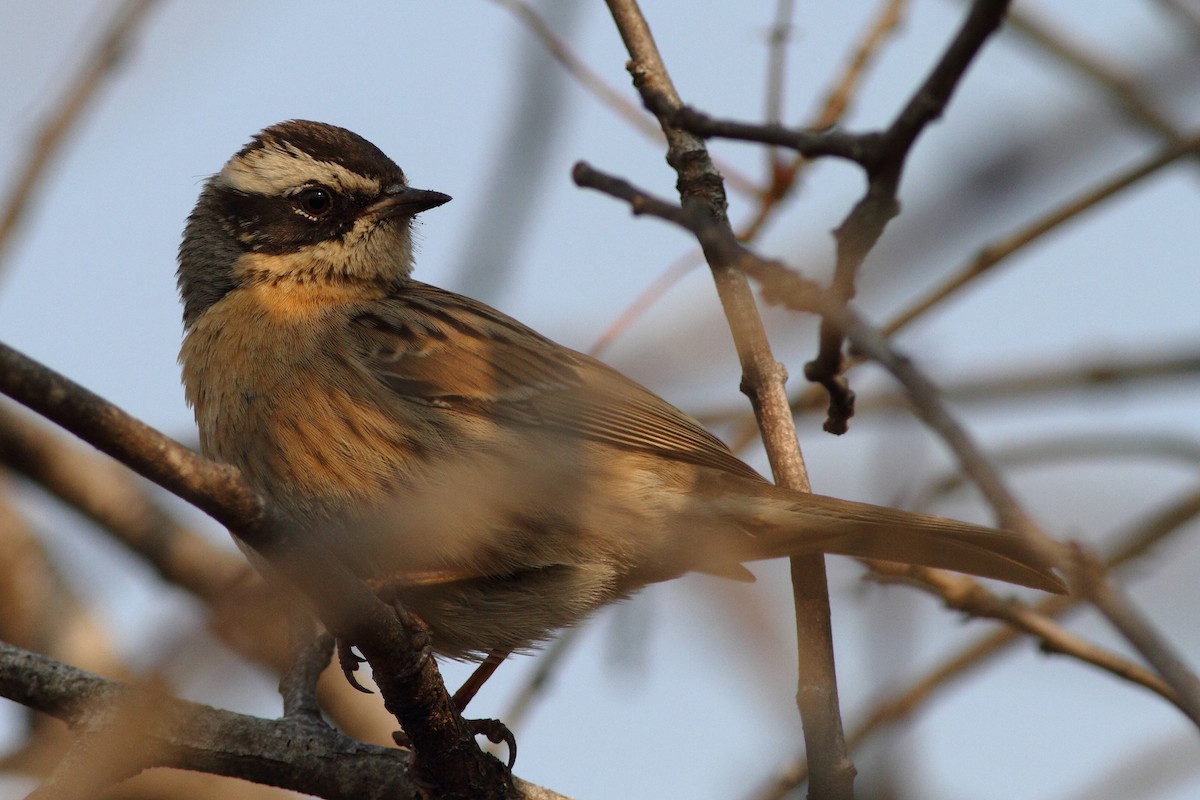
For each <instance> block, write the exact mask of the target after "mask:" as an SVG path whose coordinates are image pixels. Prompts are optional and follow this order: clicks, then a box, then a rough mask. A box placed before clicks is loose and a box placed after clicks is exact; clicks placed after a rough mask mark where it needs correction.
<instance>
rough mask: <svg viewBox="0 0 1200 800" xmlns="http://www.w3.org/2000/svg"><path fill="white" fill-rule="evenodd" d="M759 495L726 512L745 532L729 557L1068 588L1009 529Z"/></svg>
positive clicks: (770, 492)
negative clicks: (906, 568) (829, 558)
mask: <svg viewBox="0 0 1200 800" xmlns="http://www.w3.org/2000/svg"><path fill="white" fill-rule="evenodd" d="M756 500H757V502H756V503H755V504H754V507H753V509H752V510H749V511H748V510H747V509H745V508H742V509H739V510H738V512H737V513H735V514H731V515H729V516H726V519H727V520H728V519H729V518H730V517H733V518H734V519H736V520H737V527H738V528H739V529H740V530H741V533H742V534H743V536H742V537H738V539H737V541H735V542H733V543H729V542H728V540H726V545H728V547H730V548H732V549H733V551H732V552H729V551H728V550H727V551H726V552H725V553H724V554H723V557H722V558H721V561H723V562H724V563H725V564H726V565H728V564H729V563H730V562H729V557H730V556H733V558H734V560H736V561H738V562H742V561H754V560H758V559H765V558H780V557H784V556H790V555H799V554H803V553H814V552H824V553H837V554H839V555H846V556H853V557H856V558H872V559H880V560H883V561H898V562H901V563H904V564H917V565H920V566H925V567H934V568H937V569H948V570H954V571H956V572H965V573H967V574H970V575H977V576H980V577H983V578H994V579H997V580H1002V581H1007V582H1008V583H1015V584H1020V585H1022V586H1031V587H1033V588H1035V589H1042V590H1044V591H1048V592H1055V593H1060V594H1061V593H1063V592H1064V591H1065V588H1066V587H1065V586H1064V585H1063V582H1062V581H1061V580H1060V579H1059V578H1058V576H1056V575H1055V574H1054V572H1053V569H1052V564H1051V563H1050V561H1049V559H1048V558H1047V557H1046V556H1045V555H1044V554H1043V553H1042V552H1041V551H1040V550H1039V549H1038V548H1036V547H1034V546H1033V544H1032V543H1031V542H1029V541H1028V539H1027V538H1026V537H1024V536H1022V535H1021V534H1018V533H1014V532H1012V531H1005V530H999V529H997V528H988V527H984V526H981V525H972V524H970V523H967V522H958V521H956V520H951V519H946V518H943V517H935V516H929V515H926V514H916V513H913V512H910V511H900V510H898V509H893V508H884V507H881V506H874V505H869V504H867V503H857V502H853V501H850V500H838V499H836V498H832V497H823V496H821V495H808V494H804V495H801V494H799V493H797V492H794V491H790V490H787V489H780V488H778V487H774V486H769V485H765V486H763V487H762V490H761V492H760V494H759V497H758V498H756ZM713 555H716V554H715V553H714V554H713ZM714 566H716V565H715V564H714ZM701 570H702V571H710V572H718V573H720V572H721V569H719V568H717V569H705V568H703V567H701ZM723 574H729V572H728V570H725V572H724V573H723Z"/></svg>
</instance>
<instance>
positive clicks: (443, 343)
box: [177, 120, 1063, 661]
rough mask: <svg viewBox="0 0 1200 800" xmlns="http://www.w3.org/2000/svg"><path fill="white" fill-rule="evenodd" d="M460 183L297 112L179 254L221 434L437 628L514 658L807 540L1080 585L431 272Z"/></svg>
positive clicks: (213, 427) (304, 519)
mask: <svg viewBox="0 0 1200 800" xmlns="http://www.w3.org/2000/svg"><path fill="white" fill-rule="evenodd" d="M450 199H451V198H450V197H449V196H448V195H446V194H443V193H441V192H437V191H432V190H424V189H417V188H413V187H411V186H410V185H409V183H408V179H407V178H406V176H405V174H404V172H403V171H402V170H401V169H400V168H399V167H398V166H397V165H396V163H395V162H393V161H392V159H391V158H389V157H388V156H387V155H385V154H384V152H383V151H382V150H380V149H379V148H378V147H376V146H375V145H373V144H371V143H370V142H369V141H367V140H366V139H364V138H363V137H361V136H359V135H358V134H355V133H353V132H351V131H349V130H346V129H344V128H340V127H337V126H334V125H329V124H325V123H319V122H312V121H306V120H289V121H286V122H282V123H279V124H276V125H273V126H271V127H268V128H266V129H264V130H262V131H261V132H259V133H258V134H257V135H255V136H254V137H253V138H252V139H251V141H250V142H249V143H248V144H246V145H245V146H244V147H243V148H242V149H241V150H240V151H238V152H237V153H236V154H235V155H234V156H233V157H232V158H230V159H229V161H228V162H227V163H225V165H224V166H223V168H222V169H221V170H220V172H218V173H216V174H215V175H213V176H211V178H209V179H208V180H207V181H206V182H205V184H204V186H203V189H202V191H201V193H200V196H199V200H198V201H197V204H196V206H195V209H194V210H193V211H192V213H191V214H190V216H189V217H188V220H187V223H186V228H185V231H184V236H183V241H182V244H181V245H180V249H179V258H178V271H177V279H178V288H179V292H180V296H181V299H182V304H183V323H184V339H183V345H182V349H181V352H180V363H181V366H182V374H183V383H184V387H185V394H186V398H187V401H188V403H189V404H190V405H191V407H192V408H193V410H194V413H195V418H196V422H197V426H198V428H199V433H200V443H201V450H202V452H203V454H204V455H206V456H207V457H209V458H212V459H214V460H217V461H221V462H225V463H228V464H232V465H234V466H236V467H237V468H238V469H239V470H240V471H241V474H242V476H243V477H244V479H245V481H246V482H247V483H248V485H249V486H250V487H251V488H252V489H254V490H255V491H256V492H257V493H258V494H259V495H260V496H262V497H263V498H265V499H266V500H267V501H268V502H269V503H271V504H272V506H273V508H274V510H275V511H276V512H278V514H279V515H280V517H281V518H282V519H283V520H284V521H285V522H286V523H287V524H288V525H289V527H290V529H291V530H295V531H298V532H299V533H300V535H304V536H311V537H313V541H316V542H319V543H320V544H321V545H322V546H323V547H325V548H327V549H328V551H329V552H330V553H331V554H332V555H333V557H335V558H337V559H339V560H340V561H341V562H342V563H343V564H344V565H345V566H347V567H348V568H349V569H350V570H351V571H352V572H354V573H355V574H356V575H357V576H358V577H360V578H361V579H362V580H364V581H366V582H367V583H368V584H369V585H370V586H371V587H372V589H373V590H375V591H376V592H377V593H378V594H379V595H380V596H381V597H384V598H386V599H387V600H388V601H389V602H392V603H399V604H402V605H403V606H404V608H405V609H407V610H408V611H410V612H412V613H413V614H415V615H416V616H417V617H419V618H420V619H421V620H423V621H424V622H425V624H426V625H427V626H428V628H429V630H430V635H431V644H432V648H433V649H434V650H435V651H436V652H438V653H440V654H442V655H444V656H446V657H449V658H453V659H462V660H474V661H480V660H485V659H488V658H491V659H492V660H497V659H502V658H503V657H505V656H506V655H507V654H509V653H512V652H518V651H528V650H531V649H533V648H536V647H537V646H538V645H540V644H542V643H544V642H546V641H547V640H548V639H550V638H552V637H553V636H554V635H555V633H556V632H557V631H560V630H561V629H563V628H566V627H569V626H573V625H576V624H578V623H579V622H580V621H582V620H584V619H585V618H587V617H588V616H589V615H590V614H591V613H592V612H594V611H595V610H596V609H598V608H600V607H602V606H604V605H606V604H608V603H611V602H614V601H618V600H621V599H623V598H626V597H629V596H630V595H631V594H633V593H634V592H636V591H638V590H639V589H641V588H643V587H644V586H646V585H648V584H652V583H657V582H660V581H666V580H670V579H673V578H677V577H680V576H682V575H685V574H688V573H697V572H698V573H709V574H713V575H719V576H724V577H729V578H733V579H741V580H748V579H752V578H753V576H752V574H751V573H750V572H749V571H748V570H747V568H746V566H745V564H746V563H747V562H750V561H756V560H760V559H769V558H778V557H785V556H793V555H799V554H811V553H833V554H841V555H847V556H854V557H861V558H868V559H881V560H886V561H895V562H902V563H907V564H916V565H922V566H926V567H935V568H942V569H949V570H957V571H960V572H964V573H969V574H972V575H976V576H982V577H986V578H992V579H998V580H1001V581H1007V582H1009V583H1013V584H1019V585H1024V586H1029V587H1034V588H1037V589H1041V590H1045V591H1050V592H1061V591H1062V590H1063V584H1062V583H1061V582H1060V580H1059V579H1058V577H1057V576H1056V575H1055V574H1054V571H1053V564H1052V563H1050V561H1049V560H1048V559H1047V558H1046V557H1045V556H1044V555H1043V554H1042V553H1041V552H1040V551H1039V550H1037V549H1036V548H1035V547H1033V546H1032V545H1031V544H1030V543H1028V542H1027V541H1026V539H1025V538H1024V537H1023V536H1021V535H1020V534H1018V533H1015V532H1012V531H1005V530H999V529H995V528H990V527H986V526H981V525H975V524H970V523H966V522H959V521H955V520H950V519H946V518H942V517H937V516H932V515H923V514H917V513H913V512H909V511H904V510H899V509H892V508H886V507H881V506H876V505H870V504H866V503H861V502H855V501H850V500H843V499H837V498H832V497H825V496H820V495H816V494H808V493H804V492H800V491H795V490H791V489H787V488H782V487H778V486H775V485H773V484H772V483H770V482H769V481H767V480H766V479H765V478H763V477H762V476H761V475H759V474H758V473H757V472H756V471H755V470H753V469H752V468H751V467H749V466H748V465H747V464H746V463H745V462H743V461H742V460H740V459H739V458H738V457H737V456H735V455H734V453H733V452H732V451H731V450H730V449H729V448H728V447H726V445H725V444H724V443H722V442H721V440H720V439H718V438H717V437H716V436H714V435H713V434H712V433H710V432H709V431H708V430H707V429H705V428H704V427H703V426H702V425H701V424H700V423H699V422H698V421H697V420H695V419H694V418H692V417H691V416H689V415H688V414H686V413H684V412H683V411H681V410H679V409H678V408H676V407H675V406H673V405H671V404H670V403H668V402H667V401H666V400H663V399H662V398H660V397H659V396H657V395H656V394H654V393H653V392H651V391H650V390H649V389H647V388H645V387H643V386H641V385H640V384H638V383H636V382H635V381H633V380H631V379H630V378H627V377H625V376H624V375H622V374H621V373H619V372H617V371H616V370H614V369H612V368H610V367H608V366H606V365H605V364H603V363H601V362H600V361H599V360H597V359H594V358H592V357H589V356H587V355H584V354H582V353H579V352H576V351H574V350H572V349H569V348H567V347H565V346H563V345H560V344H557V343H556V342H554V341H551V340H550V339H548V338H546V337H544V336H542V335H541V334H539V333H537V332H535V331H534V330H532V329H531V328H529V327H527V326H525V325H523V324H522V323H520V322H518V321H516V320H515V319H513V318H511V317H509V316H507V315H505V314H503V313H501V312H500V311H497V310H496V309H494V308H491V307H489V306H487V305H485V304H483V303H481V302H477V301H475V300H472V299H470V298H467V297H464V296H462V295H458V294H455V293H453V292H449V291H446V290H443V289H439V288H436V287H434V286H431V285H428V284H425V283H421V282H420V281H417V280H415V279H414V278H412V277H411V274H412V270H413V260H414V259H413V254H414V245H413V220H414V218H415V217H416V216H417V215H418V214H421V213H423V212H427V211H430V210H432V209H434V208H436V207H438V206H441V205H443V204H444V203H446V202H448V201H449V200H450Z"/></svg>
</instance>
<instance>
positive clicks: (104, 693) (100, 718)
mask: <svg viewBox="0 0 1200 800" xmlns="http://www.w3.org/2000/svg"><path fill="white" fill-rule="evenodd" d="M0 695H2V696H4V697H7V698H8V699H10V700H15V701H16V702H18V703H21V704H22V705H26V706H29V707H30V708H34V709H37V710H38V711H41V712H42V713H45V714H49V715H51V716H54V717H57V718H58V719H61V720H63V721H64V722H66V723H68V724H69V725H70V726H71V727H72V728H73V729H74V730H75V731H76V732H77V733H80V734H94V735H98V736H103V735H105V734H108V733H111V732H112V726H113V725H114V724H116V723H118V722H119V719H118V717H119V715H120V714H121V711H122V709H127V708H129V707H130V704H133V705H135V706H138V707H141V708H143V709H152V710H153V713H149V714H144V715H143V717H142V722H141V725H140V726H139V727H140V730H139V734H138V735H139V738H140V739H141V740H142V741H141V744H143V745H146V746H145V747H139V748H138V750H139V751H140V752H141V753H144V754H147V755H148V756H149V760H148V761H146V762H143V763H141V764H139V765H137V767H136V768H135V771H136V770H140V769H144V768H146V767H150V766H170V767H179V768H183V769H193V770H199V771H203V772H208V773H211V774H214V775H226V776H230V777H235V778H244V779H246V780H253V781H256V782H258V783H265V784H268V785H271V786H278V787H282V788H285V789H294V790H296V791H302V792H304V793H305V794H317V795H318V796H320V797H326V798H381V799H382V798H396V797H412V798H416V797H417V796H418V794H419V792H418V790H417V788H416V786H415V785H414V784H413V783H412V780H411V778H410V777H409V769H408V762H409V757H408V755H407V754H406V753H404V752H402V751H399V750H394V749H387V748H383V747H377V746H375V745H368V744H362V743H361V742H356V741H354V740H353V739H350V738H348V737H346V736H345V735H343V734H341V733H338V732H337V731H335V730H334V729H333V728H329V727H328V726H324V727H322V726H313V725H309V724H306V723H304V722H301V721H299V720H290V719H283V720H265V719H258V718H256V717H249V716H246V715H243V714H235V713H233V712H231V711H221V710H218V709H215V708H211V707H209V706H204V705H200V704H198V703H190V702H186V701H183V700H178V699H175V698H172V697H169V696H167V695H164V694H161V693H158V692H154V691H153V690H150V689H143V688H136V687H132V686H128V685H125V684H121V683H117V682H114V681H109V680H105V679H104V678H100V677H98V676H96V675H92V674H90V673H87V672H84V671H83V670H79V669H76V668H74V667H70V666H67V665H66V664H62V663H60V662H57V661H54V660H53V659H50V658H47V657H46V656H42V655H37V654H35V653H31V652H29V651H26V650H21V649H20V648H17V647H14V646H13V645H10V644H7V643H3V642H0ZM124 743H125V744H126V745H128V744H129V742H128V740H125V742H124ZM131 749H132V748H131ZM122 777H123V776H122Z"/></svg>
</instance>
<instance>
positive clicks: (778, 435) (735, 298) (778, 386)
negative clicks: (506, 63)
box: [576, 0, 854, 800]
mask: <svg viewBox="0 0 1200 800" xmlns="http://www.w3.org/2000/svg"><path fill="white" fill-rule="evenodd" d="M608 6H609V10H610V12H611V13H612V16H613V20H614V22H616V25H617V29H618V30H619V31H620V34H621V38H622V40H623V41H624V43H625V47H626V49H627V50H628V51H629V54H630V57H631V61H630V64H629V71H630V73H631V74H632V76H633V81H634V86H635V87H637V89H638V91H639V93H640V94H641V96H642V100H643V102H644V103H646V104H647V106H648V107H649V108H650V109H651V110H652V111H654V112H655V114H656V115H658V117H659V120H660V123H661V124H662V126H663V133H664V134H665V135H666V137H667V162H668V163H669V164H670V165H671V166H672V167H673V168H674V169H675V171H676V173H677V175H678V183H677V185H678V187H679V193H680V199H681V204H682V209H687V210H688V214H689V215H693V214H694V215H696V216H697V217H703V218H704V219H706V220H707V221H708V224H710V225H711V226H712V227H713V228H715V229H717V231H718V232H719V236H720V237H722V238H723V237H730V238H732V229H731V228H730V226H729V220H728V218H727V217H726V213H725V209H726V202H725V193H724V188H723V183H722V181H721V177H720V175H719V174H718V173H717V171H716V169H715V167H714V166H713V163H712V160H711V159H710V158H709V156H708V151H707V149H706V147H705V145H704V142H703V140H701V139H700V138H699V137H697V136H695V135H693V134H691V133H688V132H686V131H684V130H682V129H680V128H678V127H676V126H674V125H673V124H671V123H670V122H669V121H668V120H667V116H666V113H665V112H666V111H667V110H669V109H674V108H679V107H680V106H681V102H680V99H679V95H678V93H677V92H676V90H675V87H674V85H673V84H672V82H671V78H670V76H669V74H668V73H667V69H666V66H665V65H664V64H663V61H662V58H661V56H660V55H659V52H658V47H657V45H656V44H655V42H654V38H653V36H652V34H651V33H650V29H649V26H648V25H647V23H646V20H645V18H644V17H643V16H642V13H641V9H640V8H638V5H637V3H636V2H635V0H609V2H608ZM578 173H579V169H578V168H577V169H576V174H577V175H578ZM682 209H681V210H682ZM710 241H711V240H710ZM700 244H701V247H702V248H703V249H704V254H705V258H706V259H707V261H708V263H709V266H710V267H711V269H712V273H713V279H714V281H715V283H716V286H717V293H718V296H719V297H720V299H721V304H722V306H723V307H724V309H725V314H726V317H727V318H728V320H729V324H730V329H731V331H732V333H733V339H734V345H735V347H736V349H737V351H738V358H739V361H740V362H741V367H742V376H743V377H742V390H743V391H744V392H746V394H747V395H748V396H749V397H750V401H751V405H752V406H753V407H754V411H755V415H756V417H757V418H758V420H759V426H760V428H761V430H762V431H763V437H764V443H765V445H766V449H767V457H768V460H769V461H770V464H771V469H772V472H773V473H774V475H775V479H776V481H777V482H778V483H779V484H781V485H783V486H789V487H791V488H795V489H799V490H801V491H807V490H808V488H809V484H808V474H807V470H806V469H805V467H804V460H803V457H802V456H801V454H800V446H799V442H798V441H797V439H796V429H795V422H794V421H793V419H792V414H791V409H790V407H789V405H788V402H787V393H786V391H785V390H784V377H785V376H784V372H783V369H782V367H781V366H780V365H779V364H778V363H777V362H776V361H775V358H774V356H773V355H772V353H771V348H770V344H769V342H768V341H767V338H766V333H765V331H764V330H763V326H762V320H761V318H760V317H759V315H758V310H757V308H756V306H755V303H754V297H753V295H752V293H751V291H750V287H749V283H748V281H747V280H746V276H745V275H744V274H743V273H742V271H741V270H739V269H738V267H737V265H736V263H735V262H734V261H733V260H731V259H730V258H729V257H728V256H729V250H728V249H727V248H713V247H710V246H708V244H707V243H706V242H705V241H704V240H703V239H702V240H701V242H700ZM791 570H792V587H793V599H794V605H795V608H796V633H797V639H798V645H799V654H800V655H799V689H798V691H797V704H798V706H799V708H800V713H801V718H802V720H803V724H804V736H805V744H806V748H807V750H808V752H809V754H810V756H811V757H812V759H813V763H814V764H816V765H818V766H817V769H816V772H815V774H816V777H815V779H814V783H815V784H816V789H817V792H818V795H817V796H820V797H824V798H830V799H831V800H849V799H850V798H852V797H853V783H854V765H853V764H852V763H851V762H850V759H849V756H848V755H847V753H846V747H845V742H844V740H843V735H842V722H841V712H840V709H839V700H838V694H837V673H836V670H835V669H834V656H833V635H832V629H831V625H830V613H829V594H828V581H827V579H826V577H825V561H824V558H823V557H821V556H820V555H816V556H808V557H804V558H793V559H792V561H791Z"/></svg>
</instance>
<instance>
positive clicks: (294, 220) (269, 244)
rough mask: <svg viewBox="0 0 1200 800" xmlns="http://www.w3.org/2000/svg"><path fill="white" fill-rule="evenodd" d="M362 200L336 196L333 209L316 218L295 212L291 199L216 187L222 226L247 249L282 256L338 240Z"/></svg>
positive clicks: (358, 208) (357, 210) (355, 213)
mask: <svg viewBox="0 0 1200 800" xmlns="http://www.w3.org/2000/svg"><path fill="white" fill-rule="evenodd" d="M362 205H363V201H360V200H357V199H355V198H353V197H350V196H348V195H342V194H339V195H336V197H335V198H334V205H333V210H332V211H331V212H330V213H329V214H327V215H325V216H323V217H320V218H319V219H313V218H312V217H311V216H305V215H303V214H300V213H297V211H296V207H295V205H294V204H293V202H292V200H291V199H290V198H287V197H275V196H270V197H269V196H267V195H261V194H254V193H252V192H241V191H238V190H236V189H231V188H229V187H221V188H219V189H218V190H217V207H218V208H219V209H220V213H221V216H222V218H223V219H224V221H225V226H226V228H227V229H228V230H229V232H230V233H231V234H232V235H233V236H234V238H236V239H237V240H238V242H240V243H241V245H242V246H243V247H245V248H246V249H247V250H253V251H255V252H261V253H270V254H272V255H282V254H285V253H293V252H295V251H297V250H300V249H302V248H304V247H308V246H310V245H313V244H316V243H318V242H325V241H330V240H333V239H340V238H341V237H343V236H344V235H345V234H346V233H347V232H348V231H349V230H350V229H351V227H353V225H354V219H355V217H356V216H357V215H358V212H359V210H360V209H361V208H362Z"/></svg>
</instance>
